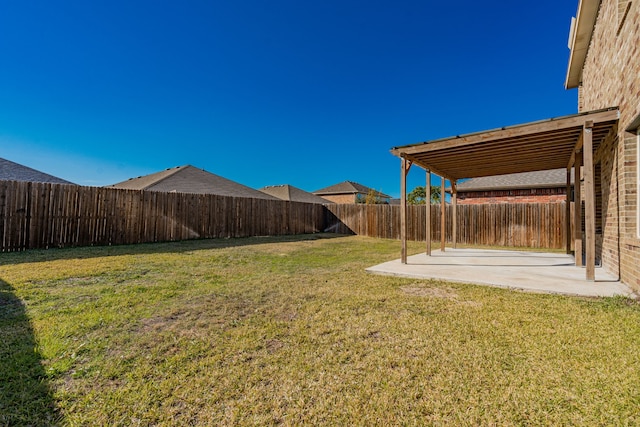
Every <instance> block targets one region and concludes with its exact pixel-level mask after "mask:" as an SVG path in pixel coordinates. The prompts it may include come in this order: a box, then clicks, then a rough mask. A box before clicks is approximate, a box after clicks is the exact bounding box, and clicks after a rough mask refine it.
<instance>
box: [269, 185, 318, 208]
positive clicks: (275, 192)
mask: <svg viewBox="0 0 640 427" xmlns="http://www.w3.org/2000/svg"><path fill="white" fill-rule="evenodd" d="M260 191H262V192H263V193H266V194H269V195H271V196H274V197H277V198H278V199H282V200H288V201H291V202H303V203H317V204H326V203H331V202H329V201H328V200H325V199H323V198H322V197H319V196H316V195H315V194H313V193H309V192H308V191H304V190H301V189H299V188H297V187H294V186H293V185H288V184H285V185H270V186H267V187H264V188H261V189H260Z"/></svg>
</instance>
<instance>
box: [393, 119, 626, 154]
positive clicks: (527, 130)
mask: <svg viewBox="0 0 640 427" xmlns="http://www.w3.org/2000/svg"><path fill="white" fill-rule="evenodd" d="M618 116H619V112H618V110H606V111H599V112H595V113H591V114H587V115H575V116H569V117H565V118H559V119H551V120H545V121H542V122H534V123H529V124H524V125H518V126H513V127H506V128H502V129H498V130H492V131H486V132H480V133H474V134H470V135H466V136H455V137H451V138H446V139H441V140H436V141H428V142H424V143H421V144H413V145H407V146H403V147H396V148H394V149H393V150H392V151H391V152H392V153H393V154H394V155H396V156H400V155H402V154H408V155H411V154H415V153H426V152H429V151H437V150H443V149H448V148H453V147H464V146H468V145H473V144H479V143H483V142H488V141H493V140H499V139H507V138H515V137H520V136H525V135H533V134H536V133H543V132H552V131H556V130H562V129H567V128H571V127H582V126H583V125H584V123H585V122H588V121H591V122H605V121H613V120H617V119H618Z"/></svg>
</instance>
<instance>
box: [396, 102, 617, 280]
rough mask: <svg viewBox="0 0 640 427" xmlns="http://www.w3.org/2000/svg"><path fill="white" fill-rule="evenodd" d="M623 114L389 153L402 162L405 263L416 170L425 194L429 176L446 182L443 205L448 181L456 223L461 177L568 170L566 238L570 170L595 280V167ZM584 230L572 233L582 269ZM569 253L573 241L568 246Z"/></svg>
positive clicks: (599, 113) (590, 276)
mask: <svg viewBox="0 0 640 427" xmlns="http://www.w3.org/2000/svg"><path fill="white" fill-rule="evenodd" d="M619 117H620V113H619V111H618V109H617V107H612V108H606V109H602V110H596V111H589V112H584V113H579V114H574V115H571V116H564V117H558V118H554V119H548V120H543V121H539V122H532V123H526V124H522V125H516V126H509V127H504V128H501V129H494V130H489V131H485V132H478V133H472V134H467V135H460V136H455V137H451V138H444V139H438V140H433V141H427V142H423V143H420V144H412V145H406V146H402V147H395V148H393V149H392V150H391V152H392V153H393V154H394V155H396V156H398V157H400V170H401V175H400V176H401V179H400V193H401V199H400V206H401V208H400V240H401V241H402V249H401V263H403V264H406V262H407V244H406V237H407V208H406V206H407V174H408V173H409V169H410V168H411V166H412V165H417V166H419V167H422V168H423V169H425V170H426V171H427V174H426V188H427V194H429V193H430V192H431V174H432V173H435V174H436V175H440V176H441V177H442V178H443V185H442V187H441V191H442V195H441V197H442V200H445V193H444V190H445V183H444V179H448V180H449V181H450V182H451V187H452V194H451V206H452V210H453V217H454V218H456V217H457V214H456V200H457V181H458V180H459V179H462V178H478V177H486V176H495V175H506V174H514V173H521V172H534V171H543V170H551V169H559V168H566V169H567V183H566V187H567V203H566V218H567V221H566V224H565V226H566V227H567V236H569V235H570V234H571V233H570V216H571V215H570V203H569V197H570V193H571V191H570V190H569V189H570V186H571V170H572V169H575V170H576V171H578V170H581V171H582V175H583V179H584V204H585V208H584V218H585V219H584V224H585V226H584V230H585V231H584V236H585V237H584V239H585V245H584V249H585V266H586V278H587V280H590V281H593V280H594V279H595V263H596V261H595V252H596V245H595V241H596V236H595V216H596V207H595V205H596V196H595V181H594V178H595V177H594V164H595V162H597V159H596V153H597V152H598V147H599V146H600V145H601V144H602V143H603V141H605V139H607V138H614V137H615V136H616V131H617V124H618V118H619ZM581 187H582V186H580V185H576V186H575V187H574V191H575V198H576V200H582V197H581V194H580V193H581ZM440 210H441V214H440V217H441V221H440V227H441V231H440V249H441V250H442V251H444V250H445V229H446V227H445V220H444V219H445V218H446V215H445V204H444V203H441V205H440ZM430 212H431V211H430V209H427V215H426V225H425V226H426V230H427V238H426V242H427V247H426V253H427V255H431V230H430V228H431V225H430V224H431V222H430V221H431V220H430ZM581 217H582V208H581V204H580V203H577V204H576V205H575V209H574V224H580V222H581V220H580V218H581ZM456 223H457V221H453V223H452V226H451V228H452V240H453V246H454V248H455V245H456ZM581 231H582V230H581V229H580V227H577V228H575V230H574V247H575V253H576V254H580V255H578V256H576V257H575V261H576V265H578V266H581V265H582V256H581V255H582V249H583V244H582V243H583V241H582V240H583V237H582V232H581ZM566 246H567V253H569V252H570V247H571V245H570V240H569V238H567V242H566Z"/></svg>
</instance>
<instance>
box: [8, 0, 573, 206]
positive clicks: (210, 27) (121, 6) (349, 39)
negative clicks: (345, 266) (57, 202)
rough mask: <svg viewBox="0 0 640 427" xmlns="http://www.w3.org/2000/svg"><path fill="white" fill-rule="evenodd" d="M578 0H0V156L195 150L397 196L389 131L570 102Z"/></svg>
mask: <svg viewBox="0 0 640 427" xmlns="http://www.w3.org/2000/svg"><path fill="white" fill-rule="evenodd" d="M576 8H577V0H541V1H537V2H505V1H484V2H478V1H466V0H463V1H457V2H441V1H427V0H422V1H402V0H395V1H393V2H392V1H377V0H368V1H349V0H340V1H337V0H325V1H322V2H304V1H302V2H301V1H293V0H291V1H290V0H284V1H283V0H271V1H257V0H234V1H230V2H229V1H224V2H223V1H211V0H208V1H205V0H191V1H180V2H178V1H158V0H155V1H147V0H138V1H133V2H131V1H121V0H109V1H102V0H93V1H90V2H87V1H84V0H83V1H71V0H61V1H58V2H51V1H48V0H45V1H34V0H21V1H9V0H4V1H3V2H2V8H1V9H2V12H1V13H0V58H1V64H2V65H1V66H0V157H4V158H7V159H9V160H12V161H15V162H18V163H22V164H25V165H27V166H30V167H33V168H36V169H39V170H42V171H44V172H47V173H51V174H53V175H56V176H59V177H61V178H65V179H68V180H70V181H73V182H75V183H78V184H82V185H108V184H113V183H116V182H119V181H123V180H125V179H128V178H130V177H135V176H139V175H145V174H148V173H152V172H156V171H159V170H162V169H166V168H168V167H173V166H179V165H185V164H192V165H194V166H197V167H200V168H203V169H206V170H208V171H210V172H213V173H215V174H218V175H222V176H224V177H227V178H229V179H233V180H236V181H238V182H241V183H243V184H245V185H248V186H251V187H255V188H259V187H263V186H265V185H276V184H291V185H294V186H296V187H300V188H302V189H304V190H307V191H313V190H317V189H319V188H322V187H326V186H328V185H332V184H335V183H338V182H341V181H344V180H351V181H356V182H359V183H361V184H364V185H367V186H369V187H373V188H375V189H377V190H381V191H383V192H385V193H387V194H390V195H392V196H397V195H398V194H399V185H400V184H399V175H400V172H399V169H400V166H399V163H400V162H399V160H398V159H397V158H396V157H394V156H392V155H391V154H390V153H389V150H390V148H391V147H393V146H398V145H407V144H411V143H416V142H420V141H425V140H431V139H436V138H441V137H446V136H451V135H456V134H462V133H468V132H474V131H481V130H485V129H492V128H496V127H501V126H506V125H514V124H518V123H524V122H528V121H532V120H540V119H545V118H549V117H555V116H561V115H566V114H572V113H575V112H576V111H577V92H576V91H575V90H572V91H566V90H565V89H564V87H563V83H564V77H565V72H566V66H567V61H568V55H569V49H568V48H567V38H568V32H569V24H570V20H571V17H572V16H573V15H574V14H575V11H576ZM414 169H415V170H414ZM414 169H412V171H411V174H410V177H409V189H411V188H413V187H414V186H415V185H423V182H424V173H423V171H422V170H421V169H417V168H414Z"/></svg>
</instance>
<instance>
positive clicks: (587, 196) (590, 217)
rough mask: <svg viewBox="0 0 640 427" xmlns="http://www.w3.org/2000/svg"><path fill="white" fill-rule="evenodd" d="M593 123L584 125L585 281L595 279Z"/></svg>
mask: <svg viewBox="0 0 640 427" xmlns="http://www.w3.org/2000/svg"><path fill="white" fill-rule="evenodd" d="M592 131H593V122H587V123H585V124H584V128H583V132H584V142H583V144H584V145H583V150H582V151H583V157H584V211H585V212H584V218H585V220H584V229H585V252H586V262H585V266H586V268H587V280H591V281H593V280H595V278H596V196H595V179H594V176H593V175H594V168H593V137H592V134H593V132H592Z"/></svg>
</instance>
